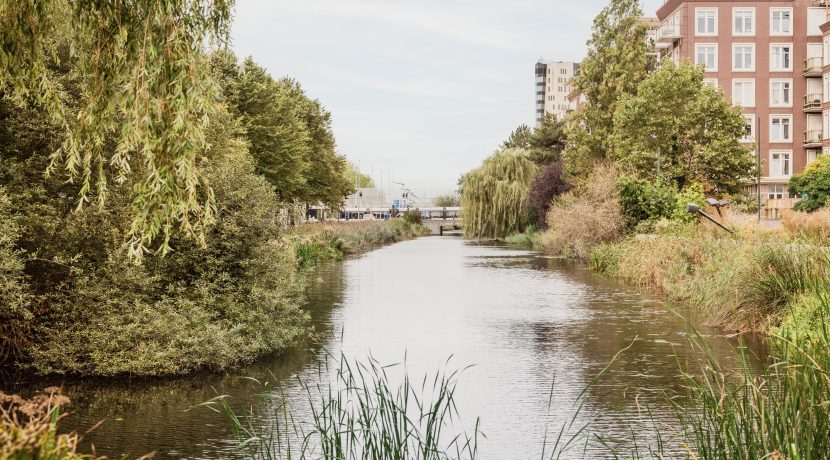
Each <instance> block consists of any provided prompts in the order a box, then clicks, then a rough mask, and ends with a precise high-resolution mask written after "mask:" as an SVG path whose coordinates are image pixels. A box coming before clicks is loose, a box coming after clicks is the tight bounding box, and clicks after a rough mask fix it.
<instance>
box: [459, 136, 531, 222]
mask: <svg viewBox="0 0 830 460" xmlns="http://www.w3.org/2000/svg"><path fill="white" fill-rule="evenodd" d="M537 172H538V167H537V166H536V165H535V164H534V163H533V162H532V161H531V160H530V157H529V154H528V152H527V151H526V150H521V149H508V150H501V151H499V152H496V153H495V154H493V155H492V156H491V157H489V158H487V159H486V160H484V162H483V163H482V165H481V166H480V167H478V168H477V169H474V170H472V171H470V172H468V173H467V174H466V175H465V176H464V184H463V187H462V195H461V218H462V219H463V221H464V234H465V235H466V236H467V237H469V238H504V237H505V236H507V235H510V234H511V233H517V232H521V231H522V230H523V229H524V226H525V224H526V223H527V221H528V204H527V192H528V190H529V188H530V184H531V182H532V181H533V179H534V178H535V177H536V174H537Z"/></svg>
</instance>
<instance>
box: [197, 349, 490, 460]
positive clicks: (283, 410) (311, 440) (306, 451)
mask: <svg viewBox="0 0 830 460" xmlns="http://www.w3.org/2000/svg"><path fill="white" fill-rule="evenodd" d="M393 374H394V375H395V376H397V377H398V378H400V383H398V384H395V383H394V382H393V380H394V379H395V377H393ZM459 374H460V371H453V372H444V371H439V372H436V373H434V374H431V375H425V376H424V377H423V379H420V380H413V379H412V378H411V376H410V375H409V373H408V372H407V371H406V368H405V365H403V364H399V365H394V366H384V365H381V364H380V363H379V362H378V361H376V360H375V359H374V358H369V359H368V360H366V361H362V362H359V361H350V360H348V359H346V358H345V357H343V356H341V358H340V360H339V364H338V367H337V369H336V372H335V377H334V380H333V382H331V383H330V384H329V385H328V386H326V387H321V386H314V385H311V384H309V383H307V382H303V381H301V382H300V384H301V386H302V389H303V392H304V393H305V394H306V397H307V398H306V401H305V402H307V403H308V407H309V410H310V420H306V421H305V422H300V421H297V420H296V419H295V418H294V413H293V408H292V407H290V406H289V405H288V404H286V403H285V402H284V398H279V397H278V396H279V393H276V392H270V393H263V394H260V395H258V398H257V399H258V400H257V402H256V404H254V405H253V406H252V407H251V409H250V410H248V411H247V412H245V413H238V412H237V411H235V410H234V409H233V408H232V407H231V405H230V404H229V401H228V399H227V398H225V397H222V396H220V397H217V398H215V399H213V400H211V401H208V402H206V403H204V405H207V406H211V407H214V408H216V409H218V410H221V411H223V412H224V413H225V415H226V416H227V418H228V420H229V421H230V423H231V426H232V427H233V430H234V433H235V435H236V439H237V445H238V447H239V449H240V451H241V452H242V453H243V455H244V456H245V457H246V458H251V459H268V460H270V459H286V460H289V459H309V458H315V459H316V458H324V459H375V460H387V459H388V460H392V459H415V460H443V459H450V458H453V459H473V458H475V457H476V455H477V453H478V439H479V436H481V432H480V430H479V424H478V421H476V423H475V426H474V428H473V431H472V433H471V434H467V433H466V431H464V430H463V427H462V424H461V420H460V418H459V414H458V410H457V408H456V404H455V388H456V382H457V378H458V376H459ZM322 377H324V378H325V376H324V375H323V376H322ZM275 397H278V399H280V401H277V402H274V398H275Z"/></svg>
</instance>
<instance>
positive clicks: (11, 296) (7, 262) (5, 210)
mask: <svg viewBox="0 0 830 460" xmlns="http://www.w3.org/2000/svg"><path fill="white" fill-rule="evenodd" d="M19 238H20V227H19V226H18V225H17V219H16V218H15V217H14V216H13V215H12V210H11V202H10V200H9V197H8V196H7V195H6V193H5V190H4V189H3V188H2V187H0V365H3V364H5V362H6V361H7V360H14V359H17V358H19V355H20V354H21V352H22V349H23V343H24V342H25V337H26V335H27V333H28V332H27V331H28V328H27V323H28V320H30V319H31V317H32V314H31V312H30V311H29V302H30V301H31V299H30V297H29V292H28V286H27V285H26V281H25V279H24V276H23V269H24V266H23V261H22V260H20V254H19V252H18V251H17V250H16V249H15V244H16V243H17V240H18V239H19Z"/></svg>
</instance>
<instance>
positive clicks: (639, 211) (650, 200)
mask: <svg viewBox="0 0 830 460" xmlns="http://www.w3.org/2000/svg"><path fill="white" fill-rule="evenodd" d="M617 187H618V188H619V190H620V203H622V207H623V213H624V214H625V218H626V225H627V226H628V228H629V229H632V228H635V227H636V226H637V225H639V224H640V223H641V222H646V221H657V220H660V219H664V218H670V217H671V216H672V213H673V211H674V208H675V206H676V205H677V189H676V188H675V187H674V185H669V184H666V183H663V182H656V183H651V182H649V181H647V180H645V179H637V178H634V177H631V176H623V177H621V178H620V180H619V181H618V182H617Z"/></svg>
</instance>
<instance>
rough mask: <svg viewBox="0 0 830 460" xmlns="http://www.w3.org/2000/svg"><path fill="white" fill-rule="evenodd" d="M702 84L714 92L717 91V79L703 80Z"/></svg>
mask: <svg viewBox="0 0 830 460" xmlns="http://www.w3.org/2000/svg"><path fill="white" fill-rule="evenodd" d="M703 84H704V85H706V86H711V87H712V88H714V89H715V90H716V91H717V89H718V79H717V78H704V79H703Z"/></svg>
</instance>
